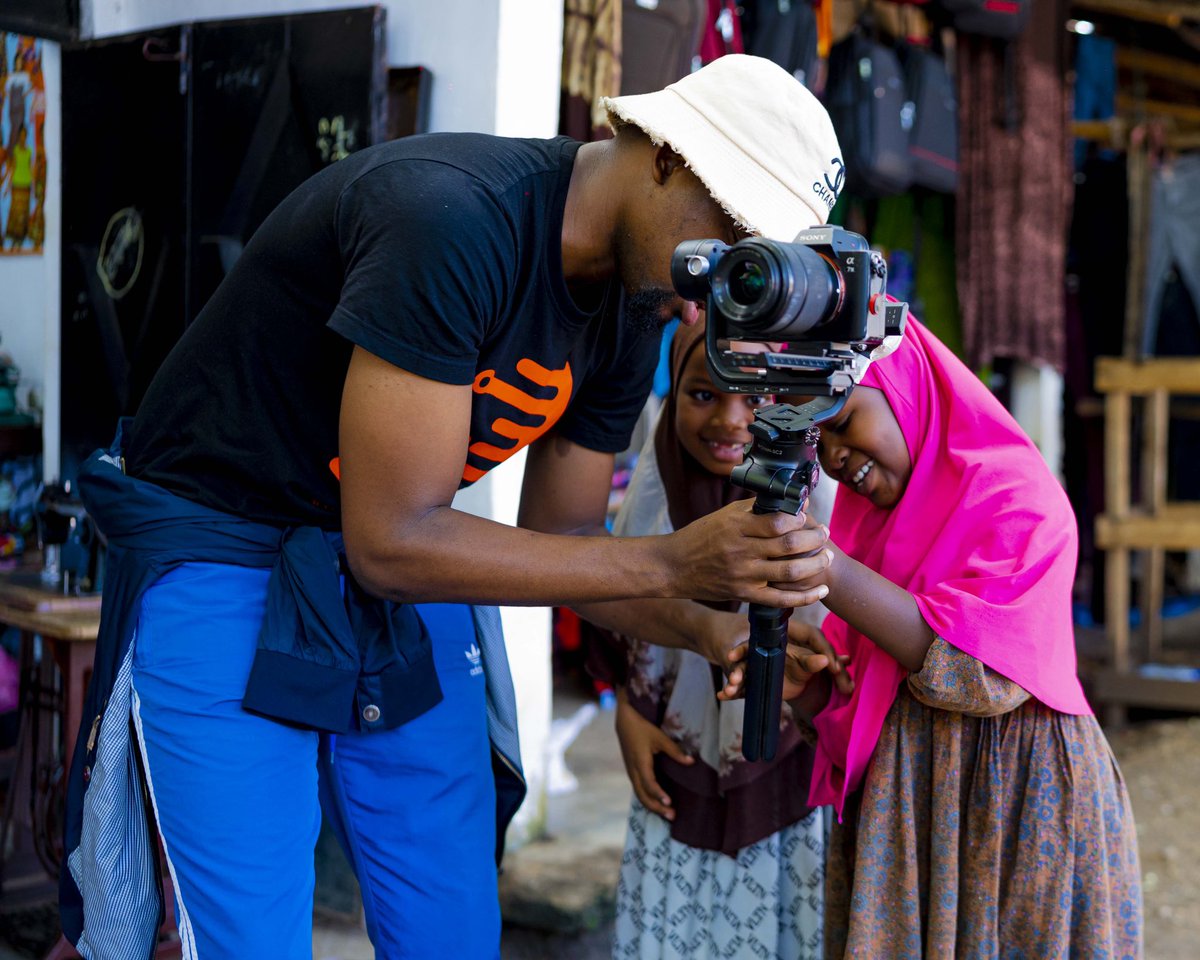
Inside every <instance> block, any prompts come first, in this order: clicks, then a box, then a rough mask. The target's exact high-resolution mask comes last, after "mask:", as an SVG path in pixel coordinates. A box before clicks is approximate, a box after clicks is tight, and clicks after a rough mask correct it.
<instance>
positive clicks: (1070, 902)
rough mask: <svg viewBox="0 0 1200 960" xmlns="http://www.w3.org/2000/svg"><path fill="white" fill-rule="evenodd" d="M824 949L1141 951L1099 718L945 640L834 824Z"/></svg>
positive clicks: (1133, 871) (1116, 786)
mask: <svg viewBox="0 0 1200 960" xmlns="http://www.w3.org/2000/svg"><path fill="white" fill-rule="evenodd" d="M827 870H828V881H827V884H826V891H825V897H826V900H825V933H826V949H825V955H826V957H828V958H831V960H832V958H836V960H841V958H843V957H846V958H849V957H862V958H869V960H900V958H902V957H903V958H908V957H931V958H932V957H1026V958H1030V960H1033V958H1037V960H1042V958H1051V957H1055V958H1057V957H1107V958H1110V960H1118V958H1139V957H1141V956H1142V943H1141V939H1142V938H1141V929H1142V896H1141V888H1140V885H1139V869H1138V854H1137V834H1136V830H1135V826H1134V820H1133V814H1132V811H1131V810H1130V805H1129V798H1128V795H1127V793H1126V790H1125V784H1124V781H1123V779H1122V777H1121V772H1120V770H1119V769H1118V768H1117V764H1116V761H1115V760H1114V759H1113V757H1112V753H1111V751H1110V749H1109V747H1108V743H1107V742H1106V741H1105V739H1104V735H1103V733H1101V731H1100V727H1099V726H1098V725H1097V723H1096V720H1095V718H1094V717H1091V716H1071V715H1068V714H1064V713H1059V712H1056V711H1054V710H1050V709H1048V708H1047V707H1046V706H1044V705H1043V704H1041V703H1039V702H1038V701H1037V700H1034V699H1032V698H1030V697H1029V695H1028V694H1027V693H1026V692H1025V691H1024V690H1022V689H1021V688H1020V687H1019V686H1017V684H1015V683H1013V682H1011V681H1009V680H1006V679H1005V678H1004V677H1002V676H1000V675H999V674H997V673H995V672H994V671H992V670H990V669H989V668H988V667H986V666H984V665H983V664H981V663H980V662H979V661H978V660H975V659H974V658H972V657H970V656H968V655H967V654H965V653H962V652H961V651H959V650H956V649H955V648H954V647H952V646H950V645H949V644H947V643H945V642H944V641H942V640H937V641H935V642H934V644H933V646H932V647H931V648H930V650H929V655H928V656H927V657H926V660H925V665H924V667H923V668H922V670H921V671H920V673H917V674H914V675H912V676H911V677H909V679H908V682H907V683H906V684H905V685H903V686H902V687H901V689H900V693H899V695H898V696H897V697H896V700H895V703H894V704H893V705H892V708H891V711H890V713H889V715H888V718H887V723H886V724H885V725H884V730H883V736H882V737H881V738H880V740H879V744H878V746H877V748H876V751H875V759H874V760H873V762H872V764H871V767H870V770H869V771H868V773H867V777H866V783H865V785H864V788H863V792H862V794H861V796H856V797H854V798H853V799H852V800H851V802H850V803H849V804H848V805H847V809H846V813H845V817H844V821H843V823H842V824H840V825H839V824H836V823H835V824H834V825H833V832H832V834H831V838H830V844H829V861H828V866H827Z"/></svg>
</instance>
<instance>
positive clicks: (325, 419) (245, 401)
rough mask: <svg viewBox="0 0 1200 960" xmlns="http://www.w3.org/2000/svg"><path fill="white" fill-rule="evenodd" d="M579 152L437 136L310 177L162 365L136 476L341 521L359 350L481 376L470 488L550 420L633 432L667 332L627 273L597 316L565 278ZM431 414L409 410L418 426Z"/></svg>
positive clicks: (185, 492)
mask: <svg viewBox="0 0 1200 960" xmlns="http://www.w3.org/2000/svg"><path fill="white" fill-rule="evenodd" d="M578 148H579V144H578V143H577V142H575V141H572V140H568V139H566V138H557V139H553V140H514V139H504V138H499V137H491V136H484V135H481V134H432V135H428V136H419V137H410V138H407V139H403V140H397V141H393V142H390V143H385V144H380V145H379V146H375V147H371V148H369V149H366V150H362V151H360V152H358V153H355V154H353V155H351V156H350V157H348V158H346V159H344V160H341V161H339V162H338V163H336V164H334V165H332V166H331V167H329V168H327V169H326V170H324V171H322V172H321V173H319V174H317V175H316V176H314V177H312V178H311V179H310V180H308V181H307V182H305V183H304V184H302V185H301V186H300V187H299V188H297V189H296V190H295V191H294V192H293V193H292V194H291V195H290V196H289V197H288V198H287V199H286V200H284V202H283V203H282V204H280V206H279V207H278V208H277V209H276V210H275V211H274V212H273V213H272V214H271V215H270V216H269V217H268V218H267V220H266V221H265V222H264V223H263V225H262V226H261V227H260V228H259V230H258V231H257V232H256V233H255V235H254V237H253V238H252V239H251V241H250V243H249V244H247V246H246V249H245V251H244V252H243V254H242V256H241V257H240V259H239V260H238V262H237V264H236V266H235V267H234V269H233V270H232V271H231V272H230V274H229V276H228V277H227V278H226V279H225V281H224V282H223V283H222V284H221V286H220V287H219V288H218V290H217V291H216V293H215V294H214V295H213V297H212V299H211V300H210V301H209V303H208V304H207V305H206V306H205V308H204V309H203V311H201V313H200V315H199V316H198V317H197V318H196V321H195V322H194V323H193V324H191V326H190V327H189V328H188V330H187V331H186V333H185V334H184V336H183V337H182V339H181V340H180V342H179V343H178V344H177V345H176V347H175V349H174V350H173V351H172V352H171V354H170V355H169V356H168V357H167V359H166V361H165V362H164V364H163V366H162V368H161V370H160V371H159V373H158V375H157V376H156V377H155V379H154V382H153V383H152V384H151V386H150V389H149V390H148V391H147V393H146V397H145V399H144V401H143V402H142V405H141V407H140V409H139V410H138V414H137V417H136V420H135V422H134V424H133V428H132V431H131V432H130V436H129V442H128V445H127V450H126V468H127V469H128V470H129V472H130V473H131V474H132V475H133V476H136V477H139V478H141V479H144V480H149V481H151V482H153V483H157V484H160V485H161V486H163V487H166V488H167V489H169V490H172V491H173V492H175V493H178V494H180V495H182V496H184V497H187V498H188V499H190V500H193V501H196V502H199V503H202V504H204V505H206V506H211V507H215V508H216V509H219V510H224V511H226V512H229V513H233V514H237V515H239V516H243V517H249V518H253V519H256V520H260V521H263V522H267V523H274V524H277V525H281V526H289V525H299V524H306V525H307V524H314V525H317V526H321V527H324V528H325V529H338V528H339V527H340V525H341V518H340V512H339V495H338V482H337V478H336V471H337V460H336V458H337V456H338V413H339V408H340V404H341V394H342V386H343V384H344V381H345V377H346V369H347V367H348V365H349V362H350V354H351V352H352V349H353V345H354V344H358V345H360V346H362V347H364V348H365V349H367V350H369V351H370V352H371V353H373V354H375V355H377V356H379V357H381V358H383V359H384V360H387V361H389V362H390V363H393V364H395V365H396V366H398V367H401V368H403V369H405V370H408V371H410V372H412V373H415V374H418V375H420V376H422V377H428V378H430V379H433V380H438V381H442V382H445V383H455V384H473V391H474V395H473V402H472V410H471V444H470V453H469V455H468V458H467V463H466V464H465V465H464V469H463V483H464V484H468V483H471V482H473V481H475V480H477V479H478V478H479V477H481V476H483V474H484V473H486V472H487V470H489V469H490V468H491V467H493V466H495V465H496V464H497V463H499V462H502V461H503V460H505V459H507V458H508V457H509V456H511V455H512V454H513V453H515V452H516V451H517V450H519V449H521V448H522V447H524V446H526V445H527V444H528V443H530V442H531V441H533V440H535V439H536V438H537V437H539V436H541V435H542V434H543V433H545V432H546V431H547V430H549V429H550V428H551V427H555V428H556V429H557V431H558V432H559V433H560V434H561V435H563V436H565V437H566V438H568V439H570V440H572V441H574V442H576V443H578V444H580V445H582V446H585V447H588V448H589V449H593V450H598V451H602V452H616V451H619V450H621V449H624V447H625V446H626V445H627V444H628V441H629V436H630V433H631V432H632V429H633V425H634V423H635V421H636V420H637V417H638V414H639V412H640V410H641V408H642V404H643V403H644V401H645V398H646V395H647V393H648V392H649V389H650V383H651V379H652V377H653V373H654V366H655V364H656V361H657V343H656V341H654V340H651V339H649V338H647V337H646V336H644V335H638V334H636V333H633V332H631V331H629V330H628V329H627V328H626V326H625V324H624V323H622V322H621V317H620V299H621V297H620V289H619V285H618V284H617V283H616V282H613V283H610V284H607V285H605V286H604V287H603V289H602V290H598V291H596V293H597V298H596V301H595V302H596V303H598V304H599V306H597V307H596V308H595V309H593V310H583V309H581V308H580V306H579V305H578V304H577V303H576V302H575V301H574V300H573V299H572V297H571V295H570V293H569V292H568V290H567V286H566V283H565V281H564V279H563V273H562V246H561V239H562V223H563V209H564V206H565V203H566V196H567V186H568V184H569V181H570V177H571V169H572V165H573V163H574V159H575V152H576V150H577V149H578ZM436 415H437V411H436V410H430V409H424V410H417V411H413V417H412V419H411V422H410V423H409V424H406V425H405V429H412V430H419V429H421V422H422V420H423V419H424V418H428V417H435V416H436Z"/></svg>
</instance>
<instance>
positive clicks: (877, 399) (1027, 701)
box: [798, 321, 1142, 960]
mask: <svg viewBox="0 0 1200 960" xmlns="http://www.w3.org/2000/svg"><path fill="white" fill-rule="evenodd" d="M820 456H821V463H822V466H823V468H824V470H825V472H826V473H827V474H828V475H829V476H831V477H832V478H834V479H835V480H837V481H838V482H839V483H840V484H841V485H842V490H841V491H840V492H839V495H838V498H837V503H836V506H835V508H834V512H833V518H832V520H831V522H830V543H829V549H830V550H831V553H832V562H831V565H830V566H829V568H828V569H827V571H826V572H825V574H824V575H823V576H822V578H821V580H822V582H823V583H825V584H826V585H827V586H828V587H829V595H828V596H827V597H826V598H825V601H824V602H825V605H826V606H827V607H828V608H829V609H830V610H831V611H832V612H831V615H830V616H829V617H828V618H827V619H826V620H825V623H824V626H823V630H824V633H825V635H826V638H827V639H828V640H829V642H830V643H831V644H832V645H833V647H834V649H835V650H837V651H838V652H839V654H847V655H849V657H850V661H849V667H848V669H849V672H850V675H851V676H852V677H853V680H854V686H853V692H852V693H848V694H847V693H843V692H841V691H840V690H839V689H837V688H834V689H832V691H831V692H829V693H828V700H827V701H826V702H825V703H824V705H823V706H819V709H816V710H814V709H813V708H814V705H813V704H812V703H811V702H808V703H804V702H801V703H800V704H798V706H800V707H801V708H805V709H807V710H808V711H810V712H815V714H816V715H815V719H814V726H815V727H816V730H817V737H818V744H817V756H816V761H815V765H814V770H813V777H812V787H811V791H810V796H809V801H810V803H812V804H814V805H816V804H830V805H832V806H833V807H834V809H835V811H836V813H837V821H838V822H837V823H836V824H835V826H834V832H833V836H832V838H831V842H830V852H829V863H828V875H827V885H826V930H825V937H826V956H827V957H833V958H840V957H865V958H870V960H889V958H900V957H924V958H941V957H946V958H949V957H989V958H991V957H1027V958H1031V960H1032V958H1038V960H1044V958H1058V957H1064V958H1065V957H1068V956H1070V957H1076V956H1079V957H1083V956H1086V957H1093V956H1095V957H1100V956H1103V957H1110V958H1122V957H1135V958H1136V957H1141V956H1142V935H1141V924H1142V900H1141V889H1140V886H1139V877H1140V873H1139V868H1138V856H1137V842H1136V835H1135V830H1134V822H1133V815H1132V812H1131V810H1130V805H1129V798H1128V795H1127V793H1126V790H1125V784H1124V781H1123V779H1122V777H1121V772H1120V770H1119V769H1118V768H1117V763H1116V761H1115V759H1114V758H1113V756H1112V753H1111V751H1110V749H1109V746H1108V743H1107V741H1106V740H1105V738H1104V735H1103V733H1101V731H1100V727H1099V725H1098V724H1097V723H1096V719H1095V717H1094V716H1093V715H1092V711H1091V708H1090V707H1089V706H1088V703H1087V700H1086V699H1085V698H1084V695H1083V691H1082V689H1081V688H1080V685H1079V681H1078V679H1077V678H1076V673H1075V668H1076V665H1075V641H1074V633H1073V630H1072V622H1071V609H1070V603H1071V585H1072V580H1073V578H1074V573H1075V560H1076V523H1075V517H1074V515H1073V514H1072V512H1071V508H1070V506H1069V504H1068V502H1067V498H1066V496H1065V494H1064V493H1063V491H1062V489H1061V487H1060V486H1059V484H1058V482H1057V481H1056V480H1055V478H1054V476H1053V475H1052V474H1051V473H1050V471H1049V469H1048V468H1047V467H1046V464H1045V462H1044V461H1043V459H1042V457H1041V455H1040V454H1039V453H1038V451H1037V449H1036V448H1035V447H1034V446H1033V444H1032V443H1031V442H1030V441H1029V439H1028V438H1027V437H1026V436H1025V435H1024V434H1023V433H1022V432H1021V430H1020V428H1019V427H1018V426H1017V424H1016V422H1015V421H1014V420H1013V419H1012V417H1011V416H1009V414H1008V413H1007V412H1006V411H1005V410H1004V408H1003V407H1002V406H1001V404H1000V403H999V402H998V401H997V400H996V399H995V398H994V397H993V396H992V395H991V393H990V392H989V391H988V390H987V389H986V388H985V387H984V385H983V384H982V383H981V382H980V381H979V380H978V379H977V378H976V377H975V376H974V375H973V374H972V373H971V372H970V371H969V370H968V369H967V368H966V367H965V366H963V364H962V363H960V362H959V360H958V359H957V358H956V357H955V356H954V355H953V354H952V353H951V352H950V351H949V350H948V349H947V348H946V347H945V346H944V345H943V344H942V343H940V342H939V341H938V340H937V339H936V338H935V337H934V336H933V335H931V334H930V333H929V332H928V331H927V330H926V329H925V328H924V327H922V326H921V325H920V324H919V323H918V322H916V321H912V322H910V324H909V327H908V331H907V333H906V336H905V338H904V341H903V344H902V346H901V347H900V348H899V349H898V350H897V352H896V353H894V354H893V355H891V356H890V357H887V358H885V359H883V360H881V361H878V362H877V363H875V364H873V365H872V367H871V369H870V371H869V372H868V374H867V376H866V378H865V379H864V381H863V385H862V386H860V387H858V388H857V389H855V390H854V391H853V393H852V394H851V396H850V398H849V400H848V402H847V403H846V406H845V408H844V409H843V410H842V411H841V413H840V414H838V415H837V416H836V417H834V418H833V420H832V421H831V422H830V423H828V424H826V425H824V426H823V428H822V436H821V445H820ZM827 690H829V688H828V687H827V686H825V687H822V688H821V690H820V692H819V693H817V691H816V690H815V689H814V690H809V691H806V693H805V694H803V695H802V697H801V701H811V700H813V699H815V698H818V697H824V696H825V695H826V693H825V692H826V691H827Z"/></svg>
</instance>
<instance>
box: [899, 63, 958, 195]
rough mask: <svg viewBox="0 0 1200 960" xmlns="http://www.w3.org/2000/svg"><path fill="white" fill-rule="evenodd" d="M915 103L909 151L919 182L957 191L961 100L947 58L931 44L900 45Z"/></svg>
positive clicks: (914, 176) (921, 184) (909, 90)
mask: <svg viewBox="0 0 1200 960" xmlns="http://www.w3.org/2000/svg"><path fill="white" fill-rule="evenodd" d="M900 61H901V63H902V64H903V65H904V80H905V87H906V89H907V91H908V101H909V103H910V104H911V105H912V106H911V113H912V126H911V128H910V129H909V132H908V153H909V156H910V157H911V158H912V179H913V183H914V184H916V185H917V186H921V187H928V188H929V189H931V190H938V191H940V192H942V193H953V192H954V190H955V187H956V186H957V185H958V100H957V97H956V96H955V92H954V81H953V80H952V79H951V77H950V71H949V70H948V69H947V68H946V61H945V59H943V58H942V57H941V56H939V55H938V54H937V53H935V52H934V51H932V50H930V49H929V48H928V47H924V46H920V45H918V44H914V43H906V44H903V45H901V47H900Z"/></svg>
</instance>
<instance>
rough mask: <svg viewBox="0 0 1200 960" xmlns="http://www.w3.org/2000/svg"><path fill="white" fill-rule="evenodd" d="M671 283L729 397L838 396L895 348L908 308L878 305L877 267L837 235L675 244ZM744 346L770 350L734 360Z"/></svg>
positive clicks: (827, 231)
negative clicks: (697, 317)
mask: <svg viewBox="0 0 1200 960" xmlns="http://www.w3.org/2000/svg"><path fill="white" fill-rule="evenodd" d="M671 280H672V283H673V284H674V285H675V289H676V291H677V292H678V293H679V294H680V296H682V297H684V298H686V299H688V300H695V301H704V303H705V311H706V314H707V318H708V324H707V325H708V330H707V336H706V344H705V348H706V354H707V357H708V366H709V370H710V372H711V373H712V375H713V377H714V379H715V380H716V381H717V383H718V385H720V386H722V387H723V388H724V389H727V390H731V391H734V392H737V393H775V394H780V393H781V394H803V395H811V396H835V395H839V394H843V393H846V392H847V391H849V390H850V389H851V388H852V387H853V386H854V385H855V384H856V383H858V382H859V381H860V380H861V379H862V376H863V374H864V373H865V372H866V369H867V366H868V365H869V363H870V362H871V361H872V360H877V359H879V358H881V357H884V356H886V355H887V354H888V353H890V352H891V351H892V350H894V349H895V348H896V346H897V345H898V344H899V342H900V338H901V337H902V336H903V333H904V325H905V323H906V321H907V319H908V305H907V304H904V303H899V302H896V301H893V300H889V299H888V298H887V265H886V263H885V261H884V259H883V257H882V256H881V255H880V254H879V253H877V252H875V251H872V250H871V248H870V246H869V244H868V243H867V241H866V239H865V238H864V237H862V236H860V235H859V234H857V233H852V232H851V231H849V230H845V229H843V228H842V227H835V226H817V227H810V228H809V229H807V230H802V231H800V233H799V234H797V235H796V238H795V239H794V240H793V241H792V242H791V243H782V242H779V241H775V240H765V239H762V238H759V237H752V238H749V239H746V240H739V241H738V242H737V243H735V244H734V245H733V246H730V245H728V244H725V243H722V242H721V241H720V240H689V241H685V242H684V243H681V244H680V245H679V246H678V247H676V248H675V254H674V256H673V257H672V259H671ZM747 341H750V342H757V343H768V344H770V345H771V346H770V348H769V349H768V350H767V351H766V352H753V353H752V352H748V351H744V350H739V349H738V344H739V343H743V342H747Z"/></svg>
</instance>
